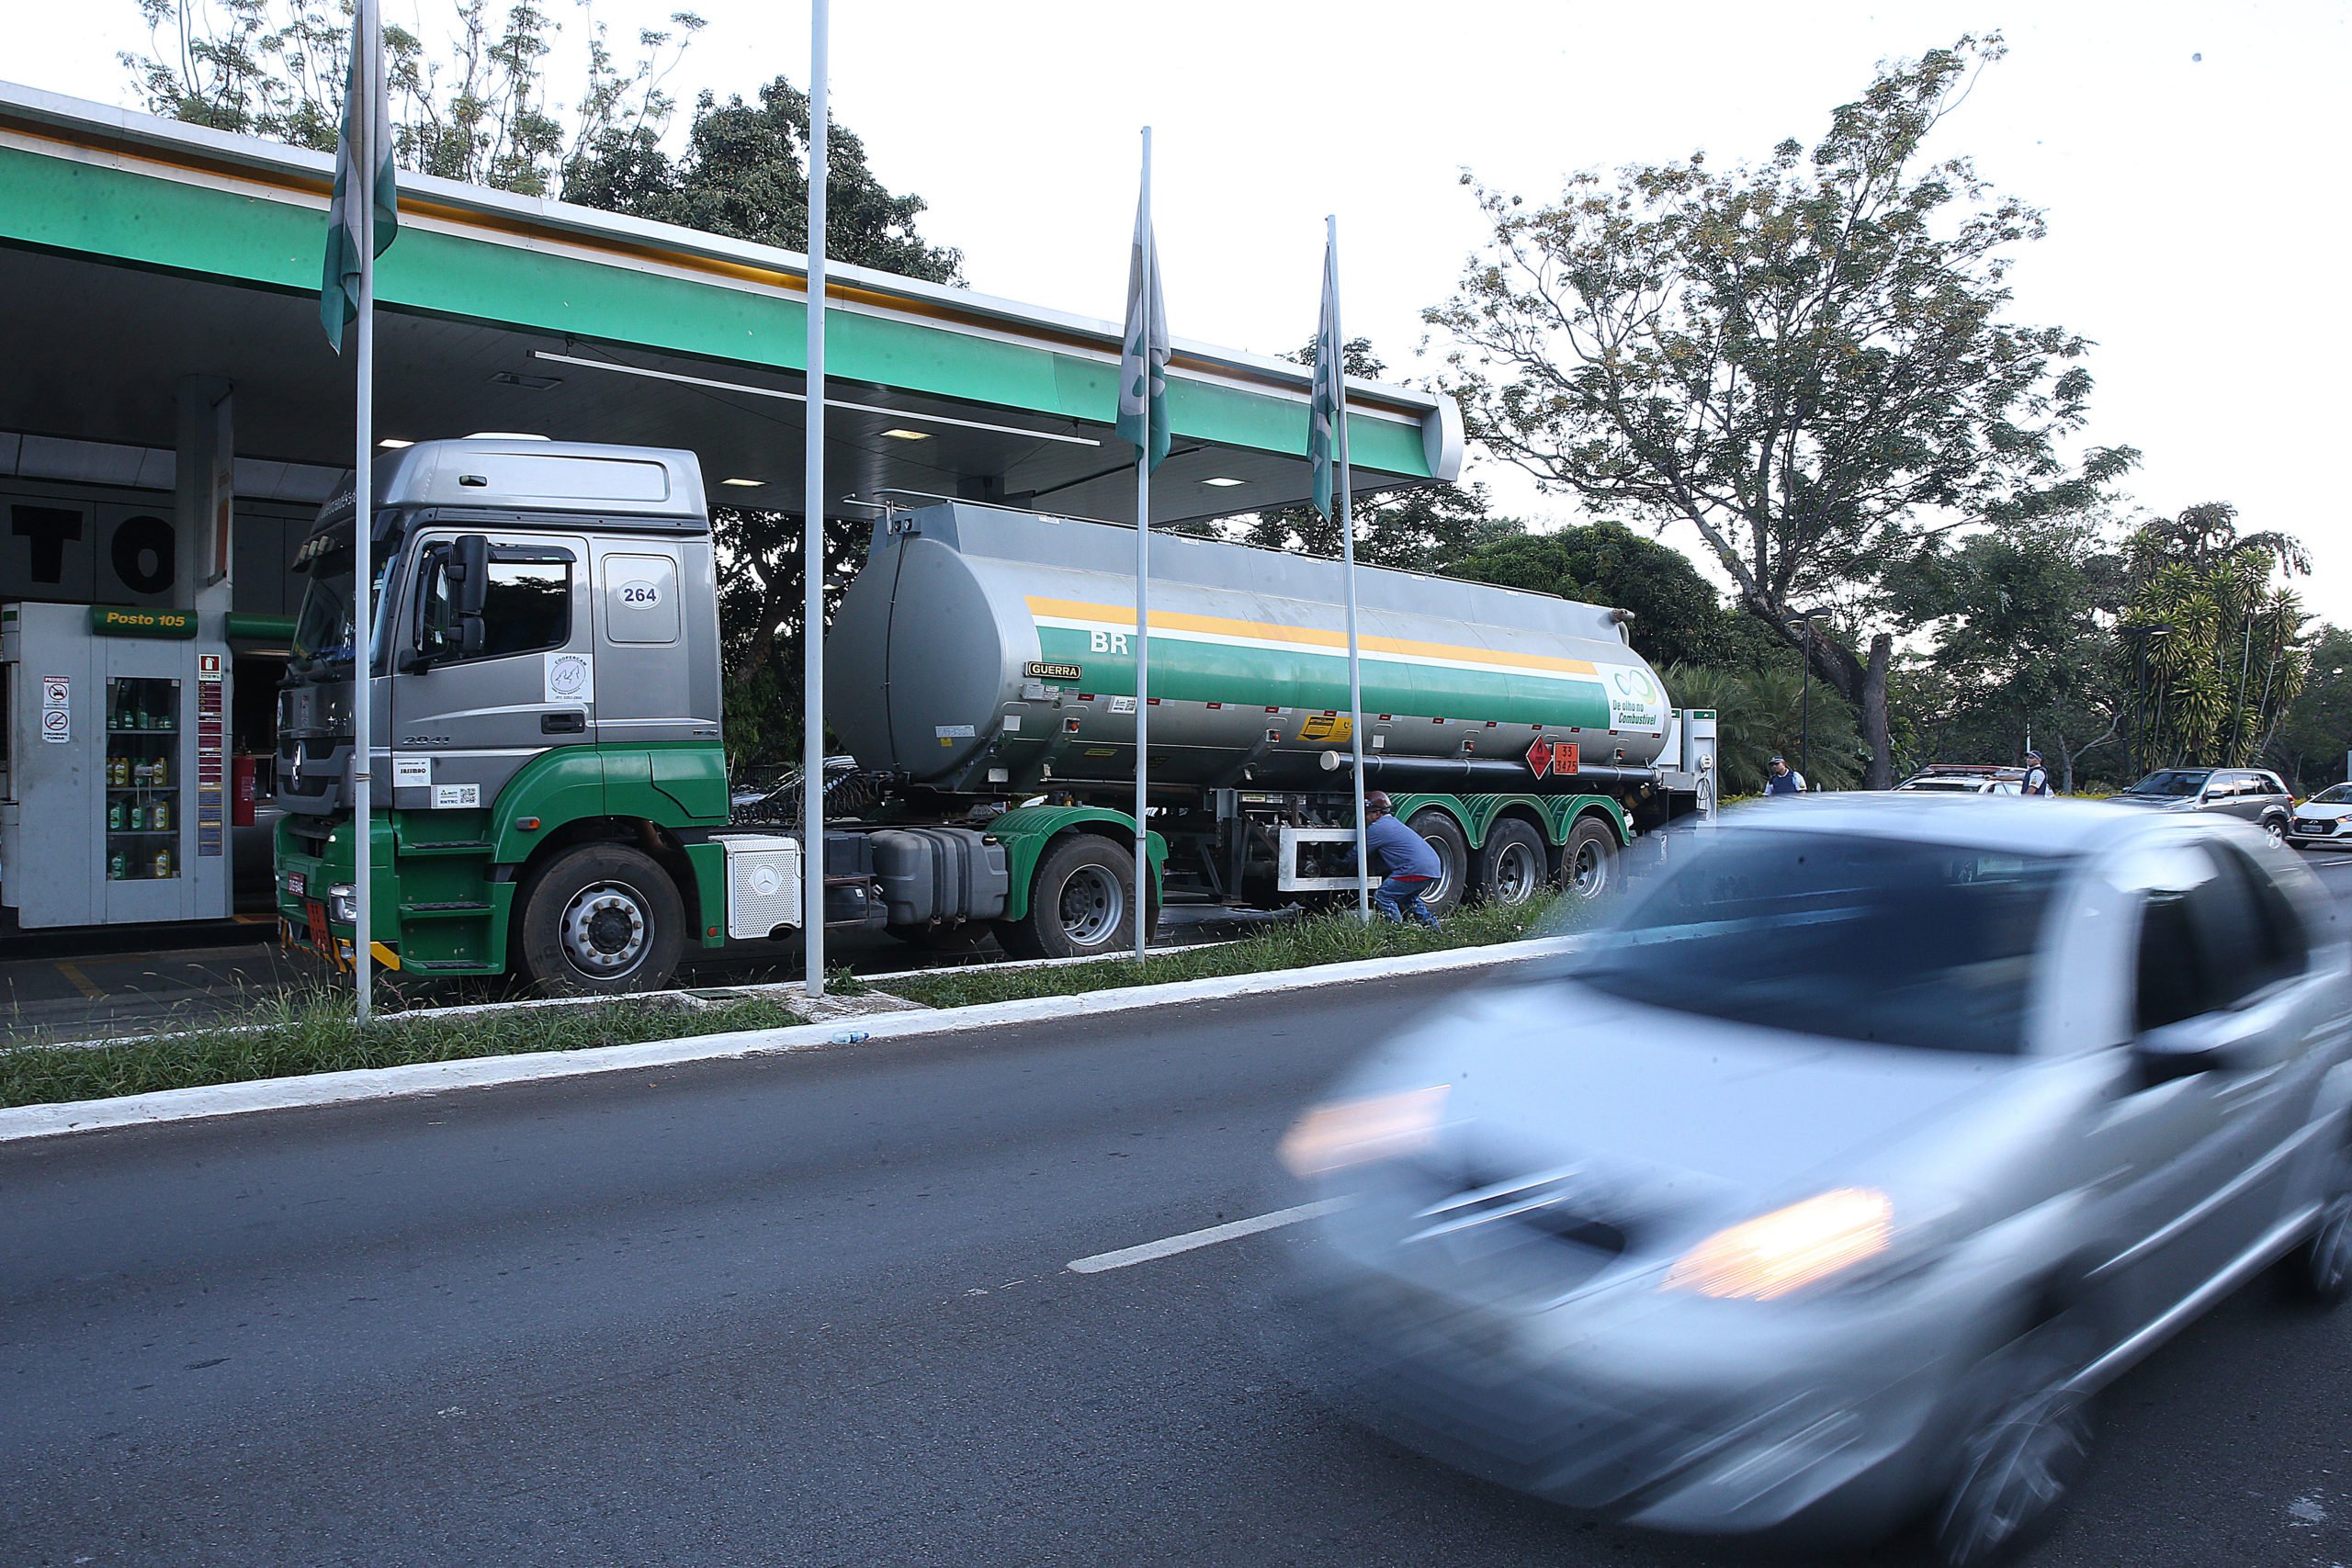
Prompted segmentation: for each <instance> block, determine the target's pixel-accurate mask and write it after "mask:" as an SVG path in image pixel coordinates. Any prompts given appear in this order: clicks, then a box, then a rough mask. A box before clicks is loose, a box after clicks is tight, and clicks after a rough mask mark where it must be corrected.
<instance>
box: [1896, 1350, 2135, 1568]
mask: <svg viewBox="0 0 2352 1568" xmlns="http://www.w3.org/2000/svg"><path fill="white" fill-rule="evenodd" d="M2097 1351H2098V1339H2097V1337H2096V1336H2095V1335H2093V1334H2092V1333H2091V1331H2090V1327H2089V1325H2088V1324H2087V1323H2086V1322H2085V1321H2083V1319H2082V1318H2081V1316H2080V1314H2076V1313H2073V1312H2067V1313H2062V1314H2059V1315H2057V1316H2055V1317H2052V1318H2050V1319H2047V1320H2045V1321H2043V1322H2041V1323H2040V1324H2037V1325H2034V1326H2033V1327H2032V1328H2030V1329H2028V1330H2027V1331H2026V1332H2025V1333H2024V1334H2022V1335H2020V1336H2019V1337H2018V1338H2016V1339H2015V1340H2012V1341H2011V1342H2010V1343H2009V1344H2007V1346H2004V1347H2003V1348H2001V1349H1999V1350H1996V1351H1995V1352H1994V1353H1993V1354H1992V1355H1990V1356H1988V1357H1986V1358H1985V1361H1984V1363H1983V1364H1982V1365H1980V1366H1979V1367H1978V1368H1977V1369H1976V1371H1974V1372H1973V1373H1972V1374H1971V1375H1970V1378H1969V1380H1968V1386H1969V1387H1970V1388H1971V1389H1972V1390H1974V1391H1976V1393H1977V1395H1978V1397H1977V1399H1976V1402H1975V1405H1974V1415H1973V1419H1972V1421H1971V1422H1970V1423H1969V1424H1968V1425H1967V1427H1965V1428H1964V1435H1963V1437H1962V1444H1961V1456H1960V1466H1959V1472H1958V1474H1957V1475H1956V1477H1955V1478H1954V1480H1953V1482H1952V1483H1951V1490H1950V1491H1949V1492H1947V1493H1946V1494H1945V1495H1944V1501H1943V1504H1942V1506H1940V1507H1939V1508H1938V1510H1937V1512H1936V1519H1935V1538H1936V1549H1937V1551H1938V1553H1939V1555H1940V1557H1941V1558H1942V1560H1943V1561H1944V1562H1946V1563H1948V1564H1950V1565H1951V1568H1978V1565H1980V1564H1985V1563H1992V1562H2004V1561H2007V1560H2008V1559H2009V1558H2011V1557H2012V1556H2013V1555H2014V1554H2015V1553H2017V1552H2018V1551H2022V1550H2023V1549H2024V1548H2025V1547H2026V1546H2028V1545H2030V1543H2031V1542H2032V1541H2033V1540H2035V1539H2036V1538H2037V1537H2038V1536H2039V1535H2040V1534H2041V1532H2042V1531H2043V1530H2044V1529H2047V1528H2049V1526H2050V1523H2051V1522H2052V1519H2054V1518H2055V1517H2057V1513H2058V1510H2059V1508H2060V1506H2062V1505H2063V1504H2064V1502H2065V1500H2066V1496H2067V1494H2068V1493H2069V1492H2070V1491H2072V1490H2073V1488H2074V1484H2075V1481H2076V1480H2077V1479H2078V1478H2079V1477H2080V1476H2081V1474H2082V1472H2083V1471H2084V1469H2085V1467H2086V1465H2087V1464H2088V1463H2089V1461H2090V1451H2091V1418H2090V1402H2089V1400H2088V1398H2087V1396H2086V1395H2084V1394H2082V1393H2077V1392H2075V1390H2074V1389H2073V1388H2072V1387H2070V1386H2069V1385H2070V1384H2071V1383H2072V1382H2073V1380H2074V1377H2075V1373H2077V1372H2079V1371H2082V1369H2083V1368H2084V1367H2085V1366H2086V1364H2088V1362H2089V1361H2090V1360H2091V1359H2092V1357H2093V1356H2094V1355H2096V1353H2097Z"/></svg>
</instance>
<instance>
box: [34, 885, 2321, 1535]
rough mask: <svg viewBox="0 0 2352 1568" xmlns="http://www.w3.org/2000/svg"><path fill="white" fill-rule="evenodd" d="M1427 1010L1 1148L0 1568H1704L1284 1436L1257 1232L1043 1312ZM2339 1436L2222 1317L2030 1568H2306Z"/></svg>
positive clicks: (1316, 1424)
mask: <svg viewBox="0 0 2352 1568" xmlns="http://www.w3.org/2000/svg"><path fill="white" fill-rule="evenodd" d="M2346 875H2347V873H2337V874H2331V880H2335V879H2336V878H2338V877H2345V876H2346ZM2346 891H2352V882H2347V884H2346ZM1458 984H1459V982H1458V981H1455V980H1452V979H1445V978H1436V979H1430V980H1422V981H1396V982H1385V983H1381V984H1378V985H1370V986H1360V987H1337V988H1334V989H1332V990H1331V991H1329V992H1328V993H1320V994H1307V995H1302V996H1292V997H1287V998H1272V999H1267V998H1259V999H1252V1000H1248V1001H1237V1002H1226V1003H1210V1004H1197V1005H1193V1006H1189V1007H1183V1008H1174V1009H1169V1010H1164V1011H1160V1012H1156V1013H1151V1014H1147V1015H1143V1016H1141V1017H1133V1016H1130V1017H1124V1018H1119V1019H1115V1020H1109V1021H1102V1022H1090V1021H1065V1022H1061V1023H1057V1024H1054V1025H1051V1026H1046V1027H1038V1028H1030V1029H1024V1030H1020V1031H1004V1032H991V1033H986V1034H978V1035H973V1036H967V1037H963V1038H960V1039H957V1040H954V1041H939V1042H932V1043H908V1044H904V1045H894V1046H888V1047H884V1048H876V1047H873V1046H867V1047H862V1048H845V1049H842V1050H838V1051H828V1052H820V1053H817V1054H813V1055H805V1056H797V1057H786V1058H779V1059H771V1060H767V1061H759V1062H746V1063H729V1064H718V1065H712V1066H699V1067H693V1068H685V1069H671V1070H663V1071H661V1072H658V1073H655V1074H651V1075H627V1076H620V1077H604V1078H598V1079H591V1080H580V1081H574V1082H571V1083H566V1084H560V1085H555V1086H536V1087H529V1088H525V1089H515V1090H497V1091H488V1092H482V1093H476V1094H466V1095H458V1096H454V1097H450V1098H447V1099H445V1100H438V1101H434V1100H419V1101H409V1102H401V1103H393V1104H389V1105H384V1106H379V1107H375V1108H368V1109H356V1110H339V1111H316V1112H297V1113H288V1114H282V1115H276V1116H268V1117H249V1118H243V1119H238V1120H232V1121H228V1122H217V1123H211V1124H204V1123H197V1124H189V1125H184V1126H180V1127H172V1128H157V1129H149V1130H145V1131H142V1132H137V1133H131V1134H106V1135H102V1136H95V1137H87V1138H79V1139H69V1140H58V1141H50V1142H45V1143H40V1144H35V1145H20V1146H15V1147H6V1148H0V1380H4V1381H0V1562H7V1563H60V1564H65V1563H83V1562H87V1563H121V1562H165V1563H175V1564H177V1563H199V1562H238V1563H245V1562H269V1563H355V1564H356V1563H368V1564H378V1563H434V1564H440V1563H452V1562H499V1563H509V1562H526V1563H536V1562H548V1563H558V1562H560V1563H581V1562H626V1563H631V1564H636V1563H646V1564H652V1563H672V1562H681V1563H684V1562H692V1563H707V1562H792V1563H801V1562H807V1563H864V1562H893V1563H896V1562H924V1563H930V1562H1020V1563H1030V1562H1035V1563H1060V1562H1072V1563H1077V1562H1085V1563H1092V1562H1137V1561H1152V1562H1162V1561H1167V1562H1284V1563H1330V1564H1350V1565H1355V1564H1364V1563H1389V1562H1395V1563H1424V1562H1477V1563H1481V1564H1487V1563H1492V1564H1517V1563H1530V1564H1532V1563H1539V1562H1540V1563H1544V1564H1553V1565H1557V1564H1585V1563H1592V1564H1659V1565H1663V1564H1707V1565H1711V1568H1725V1565H1729V1564H1733V1563H1742V1562H1749V1561H1752V1560H1753V1558H1752V1556H1751V1555H1750V1554H1749V1553H1747V1552H1746V1551H1742V1550H1738V1549H1732V1548H1721V1547H1708V1546H1703V1545H1697V1544H1693V1543H1690V1542H1684V1541H1679V1540H1669V1539H1665V1538H1657V1537H1649V1536H1644V1535H1639V1534H1635V1533H1632V1532H1627V1531H1623V1530H1618V1529H1612V1528H1610V1527H1606V1526H1598V1525H1593V1524H1590V1523H1588V1522H1585V1521H1582V1520H1578V1519H1577V1518H1574V1517H1569V1516H1567V1515H1565V1514H1563V1513H1560V1512H1558V1511H1556V1510H1554V1509H1552V1508H1550V1507H1548V1506H1544V1505H1542V1504H1539V1503H1535V1502H1532V1501H1530V1500H1527V1499H1524V1498H1521V1497H1518V1496H1514V1495H1510V1494H1506V1493H1503V1492H1500V1491H1497V1490H1495V1489H1493V1488H1490V1487H1487V1486H1485V1485H1483V1484H1480V1483H1476V1482H1473V1481H1469V1480H1467V1479H1464V1478H1463V1477H1461V1476H1458V1475H1455V1474H1453V1473H1452V1472H1447V1471H1445V1470H1442V1469H1440V1468H1438V1467H1436V1466H1434V1465H1431V1464H1430V1463H1427V1462H1425V1461H1421V1460H1419V1459H1418V1458H1416V1457H1414V1456H1412V1455H1410V1454H1408V1453H1406V1452H1404V1451H1403V1450H1398V1449H1396V1448H1394V1447H1391V1446H1390V1445H1388V1444H1386V1443H1385V1442H1384V1441H1382V1440H1380V1439H1378V1438H1374V1437H1371V1436H1368V1435H1366V1434H1364V1433H1363V1432H1362V1431H1360V1430H1358V1429H1356V1428H1354V1427H1351V1426H1349V1425H1348V1424H1346V1423H1345V1422H1343V1421H1341V1420H1340V1419H1338V1418H1336V1417H1334V1416H1330V1415H1329V1414H1328V1413H1326V1412H1325V1411H1324V1410H1323V1409H1322V1408H1321V1407H1320V1406H1319V1405H1318V1404H1317V1403H1316V1402H1315V1401H1314V1400H1313V1399H1312V1398H1311V1397H1309V1396H1308V1395H1306V1393H1302V1392H1300V1391H1299V1390H1298V1389H1296V1388H1295V1387H1294V1386H1293V1385H1292V1383H1291V1382H1289V1380H1288V1379H1287V1378H1286V1377H1285V1376H1284V1374H1283V1371H1282V1368H1281V1365H1280V1363H1279V1361H1278V1360H1276V1359H1272V1358H1270V1357H1269V1356H1268V1355H1267V1354H1266V1352H1265V1351H1264V1349H1263V1348H1262V1340H1261V1323H1262V1321H1263V1318H1264V1315H1265V1314H1263V1313H1262V1312H1261V1310H1260V1304H1259V1303H1261V1300H1262V1293H1263V1292H1264V1290H1265V1288H1266V1286H1267V1283H1268V1280H1269V1275H1270V1272H1271V1264H1272V1259H1273V1258H1274V1255H1275V1249H1276V1248H1277V1247H1280V1246H1283V1245H1285V1244H1286V1243H1285V1240H1284V1237H1283V1236H1282V1235H1255V1236H1250V1237H1247V1238H1244V1239H1239V1240H1235V1241H1231V1242H1228V1243H1226V1244H1223V1245H1218V1246H1213V1247H1203V1248H1200V1249H1197V1250H1193V1251H1189V1252H1184V1253H1181V1254H1178V1255H1175V1256H1171V1257H1166V1258H1159V1259H1157V1260H1154V1261H1151V1262H1148V1263H1143V1264H1138V1265H1136V1266H1135V1267H1132V1268H1125V1269H1117V1270H1114V1271H1110V1272H1103V1273H1094V1274H1074V1273H1071V1272H1069V1271H1068V1270H1067V1269H1066V1265H1067V1264H1068V1263H1069V1261H1071V1260H1073V1259H1077V1258H1085V1257H1088V1256H1090V1255H1093V1254H1098V1253H1102V1252H1104V1251H1107V1250H1110V1249H1114V1248H1119V1247H1128V1246H1131V1245H1135V1244H1137V1243H1144V1242H1148V1241H1151V1240H1154V1239H1156V1238H1160V1237H1165V1236H1170V1235H1176V1234H1179V1233H1183V1232H1189V1231H1193V1230H1195V1229H1197V1228H1200V1227H1203V1226H1208V1225H1213V1224H1218V1223H1219V1222H1222V1221H1229V1220H1233V1219H1238V1218H1240V1217H1243V1216H1247V1215H1253V1214H1257V1213H1261V1212H1263V1211H1264V1210H1266V1209H1268V1208H1271V1207H1272V1206H1274V1205H1276V1204H1278V1203H1280V1202H1283V1201H1287V1197H1286V1195H1285V1194H1284V1193H1283V1191H1282V1190H1280V1188H1279V1186H1278V1184H1277V1182H1276V1179H1275V1175H1274V1172H1273V1169H1272V1165H1271V1161H1270V1159H1269V1157H1268V1151H1269V1150H1270V1149H1271V1147H1272V1144H1273V1141H1274V1139H1275V1138H1276V1137H1277V1136H1278V1135H1279V1134H1280V1131H1281V1129H1282V1127H1283V1125H1284V1123H1285V1122H1287V1120H1288V1118H1289V1116H1290V1115H1291V1113H1292V1112H1293V1111H1295V1108H1296V1107H1297V1106H1298V1104H1299V1103H1300V1102H1301V1101H1302V1100H1304V1099H1306V1097H1307V1096H1309V1095H1310V1094H1311V1093H1312V1092H1313V1091H1314V1089H1316V1087H1317V1085H1318V1084H1319V1083H1320V1082H1322V1081H1323V1080H1324V1079H1325V1078H1326V1077H1327V1076H1328V1075H1329V1073H1330V1072H1331V1071H1332V1070H1333V1069H1334V1068H1335V1067H1336V1066H1337V1065H1338V1064H1339V1063H1340V1061H1341V1060H1343V1059H1344V1058H1345V1056H1346V1055H1348V1054H1349V1053H1350V1051H1351V1049H1352V1048H1353V1045H1354V1043H1355V1042H1357V1041H1358V1040H1360V1039H1362V1038H1363V1037H1364V1036H1365V1035H1367V1034H1369V1033H1372V1032H1377V1031H1381V1030H1384V1029H1386V1028H1388V1027H1391V1026H1393V1025H1394V1024H1395V1023H1396V1022H1397V1021H1398V1020H1399V1019H1400V1018H1401V1017H1403V1016H1405V1015H1407V1014H1408V1013H1409V1012H1410V1011H1412V1010H1418V1009H1423V1008H1433V1007H1442V1006H1443V1005H1444V1000H1445V998H1446V996H1447V994H1448V993H1449V992H1450V991H1452V990H1453V988H1454V987H1455V986H1457V985H1458ZM2347 1393H2352V1313H2346V1314H2337V1315H2336V1316H2334V1317H2328V1316H2323V1315H2317V1314H2311V1313H2308V1312H2303V1311H2298V1310H2295V1309H2293V1308H2290V1307H2289V1306H2287V1305H2285V1304H2284V1303H2281V1302H2280V1301H2278V1299H2277V1293H2276V1292H2273V1291H2272V1290H2271V1289H2269V1288H2268V1281H2257V1282H2256V1284H2255V1285H2253V1286H2251V1287H2249V1288H2248V1289H2247V1290H2246V1291H2245V1292H2242V1293H2241V1294H2240V1296H2239V1297H2238V1298H2236V1299H2235V1300H2233V1301H2232V1302H2231V1303H2227V1304H2226V1305H2225V1306H2224V1307H2223V1308H2222V1310H2221V1311H2220V1312H2219V1313H2218V1314H2215V1315H2214V1316H2212V1317H2211V1318H2209V1319H2207V1320H2206V1321H2205V1322H2204V1323H2202V1324H2201V1325H2198V1326H2197V1327H2195V1328H2193V1329H2192V1330H2191V1331H2189V1332H2188V1334H2187V1335H2186V1336H2184V1337H2182V1338H2180V1339H2178V1340H2177V1341H2175V1342H2174V1344H2173V1345H2172V1346H2170V1347H2169V1348H2166V1349H2165V1350H2164V1351H2163V1352H2161V1353H2160V1354H2159V1355H2158V1356H2157V1357H2155V1358H2154V1359H2152V1360H2151V1361H2150V1362H2148V1363H2147V1364H2146V1365H2144V1366H2143V1367H2142V1368H2141V1369H2139V1370H2138V1371H2135V1372H2133V1373H2132V1374H2131V1376H2130V1377H2128V1378H2127V1379H2126V1380H2124V1382H2121V1383H2120V1385H2119V1386H2118V1387H2117V1388H2116V1389H2115V1390H2114V1391H2113V1392H2112V1393H2111V1395H2110V1398H2109V1401H2108V1404H2107V1415H2106V1418H2105V1421H2104V1425H2103V1434H2102V1443H2101V1451H2100V1453H2099V1456H2098V1463H2097V1466H2096V1469H2095V1470H2094V1472H2093V1474H2092V1476H2091V1479H2090V1481H2089V1483H2087V1486H2086V1490H2085V1492H2084V1493H2083V1495H2081V1497H2080V1498H2079V1500H2078V1502H2077V1505H2076V1506H2075V1509H2074V1510H2073V1512H2072V1513H2071V1515H2070V1516H2069V1517H2068V1518H2067V1520H2066V1522H2065V1524H2064V1527H2063V1528H2062V1529H2061V1530H2060V1531H2059V1533H2058V1534H2057V1535H2056V1536H2055V1537H2054V1538H2053V1539H2052V1540H2051V1541H2050V1542H2049V1543H2048V1544H2047V1546H2046V1547H2045V1548H2044V1549H2043V1550H2042V1551H2041V1552H2040V1553H2039V1554H2037V1556H2036V1557H2035V1558H2034V1560H2033V1561H2034V1562H2037V1563H2041V1564H2053V1565H2054V1564H2065V1565H2079V1568H2089V1565H2099V1568H2105V1565H2109V1564H2120V1563H2130V1564H2133V1565H2135V1568H2166V1565H2171V1564H2181V1565H2188V1564H2197V1565H2203V1564H2220V1563H2233V1564H2234V1563H2248V1564H2270V1563H2278V1564H2298V1565H2301V1564H2321V1565H2325V1564H2341V1563H2344V1562H2352V1421H2347V1419H2346V1394H2347ZM1875 1561H1878V1562H1909V1561H1911V1559H1910V1558H1908V1557H1906V1556H1905V1555H1902V1554H1901V1553H1900V1552H1897V1553H1894V1554H1888V1555H1883V1556H1882V1557H1880V1558H1878V1559H1876V1560H1875Z"/></svg>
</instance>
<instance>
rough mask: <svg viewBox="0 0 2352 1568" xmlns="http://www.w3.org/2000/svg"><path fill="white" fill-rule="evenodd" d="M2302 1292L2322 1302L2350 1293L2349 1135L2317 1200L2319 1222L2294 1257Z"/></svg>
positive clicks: (2351, 1189) (2326, 1303)
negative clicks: (2297, 1266)
mask: <svg viewBox="0 0 2352 1568" xmlns="http://www.w3.org/2000/svg"><path fill="white" fill-rule="evenodd" d="M2297 1261H2298V1262H2299V1263H2300V1264H2301V1269H2300V1270H2299V1273H2300V1276H2301V1278H2300V1281H2299V1282H2300V1283H2301V1286H2302V1288H2303V1293H2304V1294H2305V1295H2307V1296H2309V1297H2310V1298H2311V1299H2312V1300H2313V1301H2315V1302H2317V1303H2320V1304H2321V1305H2322V1306H2335V1305H2337V1304H2339V1303H2342V1302H2343V1301H2344V1299H2345V1298H2346V1296H2352V1139H2347V1140H2346V1142H2344V1143H2342V1144H2339V1145H2337V1147H2336V1150H2335V1164H2334V1165H2333V1166H2332V1167H2331V1168H2330V1169H2329V1172H2328V1180H2327V1190H2326V1194H2325V1196H2324V1197H2323V1198H2322V1199H2321V1201H2320V1211H2319V1223H2318V1224H2316V1225H2314V1226H2313V1227H2312V1235H2311V1239H2310V1240H2309V1241H2306V1242H2305V1243H2303V1247H2302V1251H2301V1254H2300V1255H2299V1256H2298V1258H2297Z"/></svg>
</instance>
